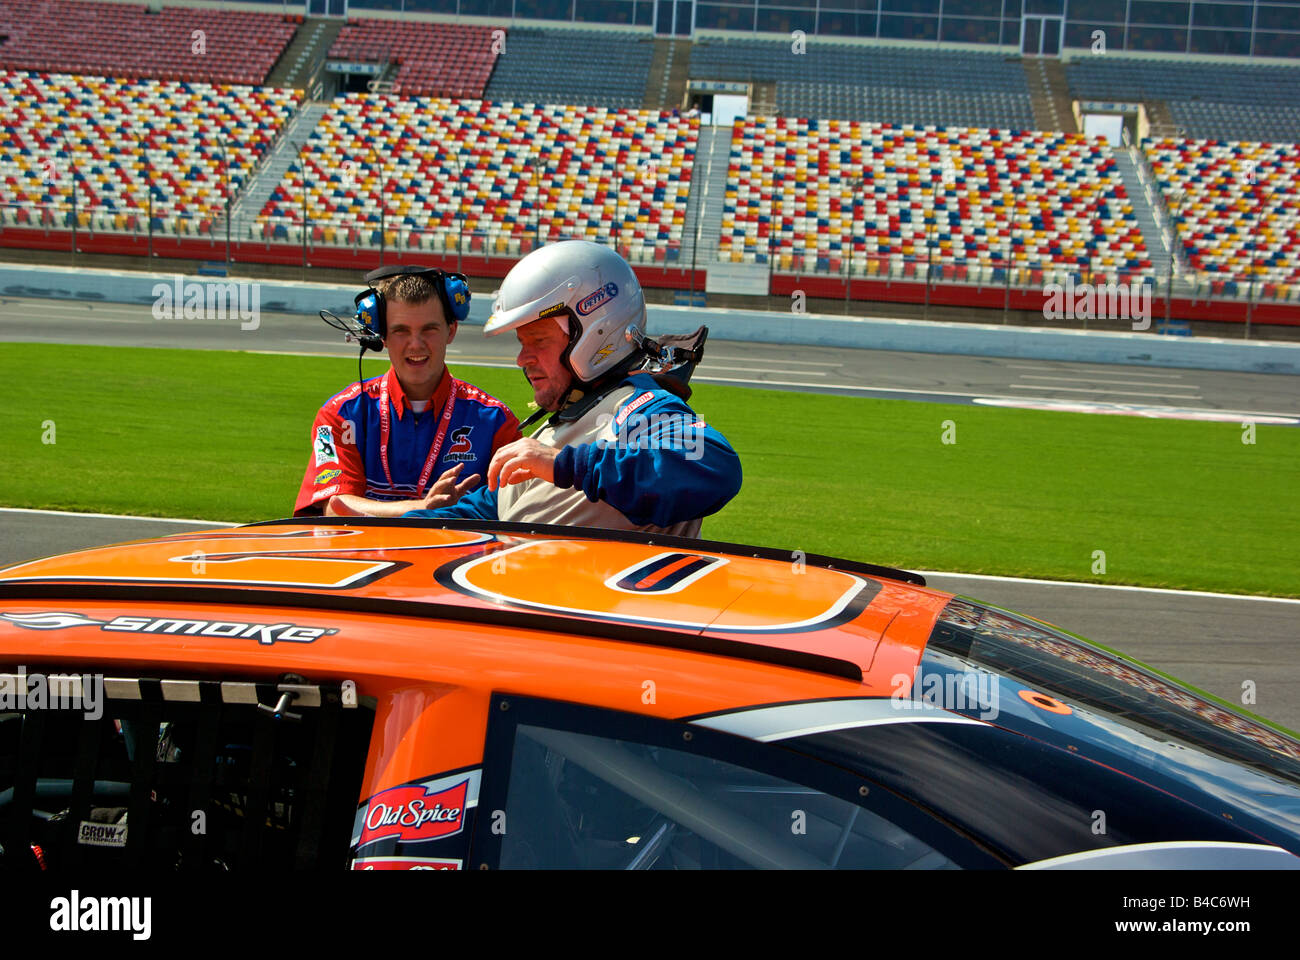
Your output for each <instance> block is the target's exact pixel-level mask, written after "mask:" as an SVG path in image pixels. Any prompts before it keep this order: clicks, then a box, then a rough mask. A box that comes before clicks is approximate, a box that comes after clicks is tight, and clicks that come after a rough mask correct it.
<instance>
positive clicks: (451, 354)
mask: <svg viewBox="0 0 1300 960" xmlns="http://www.w3.org/2000/svg"><path fill="white" fill-rule="evenodd" d="M6 340H7V341H12V342H30V343H80V344H95V345H104V346H131V347H179V348H186V349H196V350H257V351H267V352H276V353H300V354H311V355H318V356H337V357H339V358H352V359H353V360H354V361H355V358H356V353H357V348H356V347H355V346H352V345H348V344H345V343H343V342H342V336H341V335H339V334H336V333H335V332H334V331H332V330H330V329H329V328H328V327H326V326H325V324H324V323H322V322H321V320H320V319H319V318H317V317H304V316H301V315H298V314H277V313H263V314H262V315H261V316H260V318H259V322H258V326H257V329H255V330H242V329H240V322H239V321H238V320H237V319H229V320H156V319H154V317H153V315H152V313H151V312H150V309H149V308H148V307H143V306H133V305H129V304H113V303H83V302H73V301H64V300H19V299H14V298H0V341H6ZM517 351H518V344H517V342H516V340H515V338H514V337H513V336H509V335H507V336H501V337H485V336H483V333H482V329H481V328H479V327H468V326H467V327H464V328H463V329H461V330H460V332H459V336H457V338H456V340H455V342H454V343H453V344H452V345H451V347H450V349H449V350H448V359H449V361H450V362H451V363H452V364H455V363H456V362H457V361H459V362H461V363H475V364H484V365H490V366H505V367H513V366H514V359H515V354H516V352H517ZM340 369H341V371H342V376H343V377H344V378H346V377H348V376H352V375H353V371H355V369H356V368H355V363H354V364H353V365H351V366H343V367H341V368H340ZM695 376H696V379H697V380H699V381H701V382H706V383H733V384H738V385H745V386H757V387H768V388H771V389H777V390H807V391H814V392H819V393H838V394H846V395H851V396H867V397H894V398H899V399H910V400H932V401H939V402H943V403H972V402H974V400H975V399H976V398H1006V399H1014V400H1019V401H1024V400H1027V399H1035V398H1037V399H1047V400H1055V401H1070V402H1079V401H1085V402H1093V403H1103V404H1105V403H1111V404H1141V405H1145V406H1165V407H1174V408H1186V409H1196V410H1207V411H1231V412H1234V413H1241V414H1243V415H1244V416H1243V419H1246V417H1247V416H1251V415H1279V416H1285V417H1290V418H1293V419H1297V420H1300V377H1294V376H1287V375H1284V374H1267V373H1230V372H1224V371H1206V370H1172V369H1159V370H1156V369H1151V368H1147V367H1121V366H1114V365H1110V364H1089V363H1064V362H1057V361H1050V360H1016V359H999V358H992V357H960V356H946V355H942V354H932V353H902V352H898V351H892V350H852V349H842V348H838V347H787V346H782V345H779V344H768V343H745V342H740V341H727V340H714V341H710V342H709V344H708V346H707V347H706V348H705V361H704V363H703V364H702V365H701V366H700V369H699V371H698V372H697V373H696V375H695Z"/></svg>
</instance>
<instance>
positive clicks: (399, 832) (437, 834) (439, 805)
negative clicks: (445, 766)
mask: <svg viewBox="0 0 1300 960" xmlns="http://www.w3.org/2000/svg"><path fill="white" fill-rule="evenodd" d="M469 785H470V778H469V777H468V776H462V777H460V778H457V780H456V782H455V783H454V784H452V785H451V786H449V787H446V788H444V789H441V790H439V789H437V787H436V786H425V785H424V784H414V785H412V786H406V787H393V788H392V789H389V790H385V791H384V792H383V793H379V794H376V795H375V796H373V797H371V798H370V803H369V804H368V805H367V807H366V813H365V817H364V818H363V819H362V822H361V837H360V839H359V841H358V842H357V846H358V847H364V846H366V845H368V844H371V843H374V842H376V841H377V840H383V839H385V838H387V837H394V838H396V839H397V841H398V842H399V843H424V842H426V841H429V840H441V839H442V838H443V837H450V836H453V835H454V834H457V833H460V831H461V829H462V828H463V827H464V826H465V804H466V799H467V795H468V793H469Z"/></svg>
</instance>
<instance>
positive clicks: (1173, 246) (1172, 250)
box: [1165, 190, 1183, 324]
mask: <svg viewBox="0 0 1300 960" xmlns="http://www.w3.org/2000/svg"><path fill="white" fill-rule="evenodd" d="M1169 202H1170V203H1172V204H1173V207H1172V209H1171V210H1170V215H1169V278H1168V280H1167V281H1166V283H1165V323H1166V324H1168V323H1169V321H1170V319H1171V318H1172V314H1173V294H1174V263H1175V261H1176V260H1177V258H1178V211H1179V210H1180V209H1181V208H1182V203H1183V191H1181V190H1179V191H1178V192H1176V193H1174V194H1172V195H1171V196H1170V197H1169Z"/></svg>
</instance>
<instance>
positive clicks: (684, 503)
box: [555, 394, 742, 527]
mask: <svg viewBox="0 0 1300 960" xmlns="http://www.w3.org/2000/svg"><path fill="white" fill-rule="evenodd" d="M614 429H615V431H616V433H617V434H618V439H617V440H615V441H614V442H608V441H597V442H596V443H584V444H581V445H578V446H569V447H564V448H563V449H562V450H560V452H559V454H558V455H557V456H556V458H555V485H556V486H557V487H561V488H565V487H576V488H577V489H579V490H581V491H582V492H583V494H584V495H585V496H586V497H587V499H588V500H591V501H593V502H594V501H597V500H603V501H604V502H605V503H608V504H609V505H610V506H611V507H613V508H614V509H615V510H618V511H619V512H620V513H622V514H623V515H624V516H625V517H627V518H628V520H630V521H632V522H633V523H635V524H651V525H653V526H656V527H670V526H672V525H673V524H677V523H682V522H683V521H686V520H694V519H696V518H698V517H706V516H708V515H709V514H712V513H717V512H718V511H719V510H721V509H722V508H723V507H724V506H726V504H727V503H728V501H730V500H731V498H732V497H734V496H735V495H736V494H737V493H739V492H740V484H741V478H742V474H741V469H740V457H739V456H737V454H736V451H735V450H733V449H732V448H731V444H730V443H728V442H727V438H726V437H724V436H723V435H722V434H721V433H719V432H718V431H717V430H715V429H714V428H713V427H710V426H709V425H707V424H706V423H705V422H704V420H703V419H701V418H700V417H699V416H698V415H697V414H696V413H695V411H693V410H692V409H691V408H690V407H688V406H687V405H686V404H685V403H683V402H682V401H681V400H679V399H677V398H676V397H674V396H672V395H671V394H661V395H660V396H657V397H656V398H655V399H654V400H653V401H651V402H650V403H647V404H646V405H645V406H643V407H641V408H639V409H637V410H636V412H635V413H633V414H632V415H631V416H629V417H628V418H627V419H626V420H625V421H624V423H623V424H621V425H617V421H615V425H614Z"/></svg>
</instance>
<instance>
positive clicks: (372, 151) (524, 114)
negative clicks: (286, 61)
mask: <svg viewBox="0 0 1300 960" xmlns="http://www.w3.org/2000/svg"><path fill="white" fill-rule="evenodd" d="M698 135H699V128H698V119H696V118H687V117H680V116H673V115H671V114H667V113H660V112H658V111H634V110H606V109H603V108H599V107H560V106H542V105H538V104H516V103H492V102H489V101H478V100H459V101H451V100H442V99H426V98H422V97H394V96H386V95H378V94H352V95H349V96H347V97H343V98H340V99H338V100H337V101H335V104H334V106H333V108H332V109H331V110H330V112H329V113H327V114H326V115H325V117H324V118H323V119H322V120H321V122H320V123H319V124H318V125H317V127H316V129H315V130H314V131H313V132H312V134H311V136H310V138H309V139H308V149H307V156H306V159H305V166H306V171H305V173H304V172H303V171H300V170H299V169H298V167H297V164H295V165H294V166H292V167H291V168H290V170H289V173H288V174H287V175H286V177H285V178H284V180H283V181H282V182H281V183H280V185H279V186H277V187H276V189H275V192H274V193H273V194H272V196H271V199H270V200H268V201H267V203H266V205H265V207H264V208H263V210H262V214H261V216H260V217H259V220H258V222H257V224H256V225H254V226H251V227H250V228H249V235H250V237H253V238H275V237H283V238H287V239H295V238H300V237H301V233H299V224H300V223H301V204H302V195H303V189H304V184H305V186H306V190H307V196H308V200H307V207H308V218H309V220H310V222H311V223H312V224H313V226H314V227H315V228H318V231H319V232H317V231H316V230H313V234H312V236H313V239H314V240H315V241H316V242H322V243H337V244H354V243H369V244H373V245H376V246H377V245H378V244H379V241H380V237H381V234H380V230H381V228H382V229H383V230H384V231H385V235H384V236H383V242H384V244H385V245H387V246H397V247H401V248H403V249H406V248H415V249H423V250H432V251H455V250H456V249H457V248H458V245H461V247H462V249H463V250H464V251H465V252H469V253H475V254H481V253H487V254H499V255H502V256H505V255H517V254H519V253H520V252H523V251H527V250H530V249H532V247H533V245H534V244H535V243H536V242H537V241H538V240H541V241H543V242H544V241H546V240H547V239H551V240H555V239H560V238H562V237H578V238H588V239H596V240H602V241H604V240H608V239H611V238H613V237H614V235H615V233H618V234H619V236H620V244H621V246H622V248H623V249H624V250H625V251H626V253H627V255H628V257H629V259H631V260H633V261H636V262H643V263H651V262H667V261H669V260H672V259H675V258H676V256H677V253H678V251H680V248H681V236H682V228H683V224H684V222H685V219H686V198H687V195H688V193H689V191H690V181H691V170H692V167H693V165H694V159H695V146H696V141H697V139H698ZM458 164H460V165H461V169H458V166H457V165H458ZM381 202H382V203H383V213H382V216H381V212H380V211H381ZM616 224H617V226H616ZM462 238H463V239H462Z"/></svg>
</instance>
